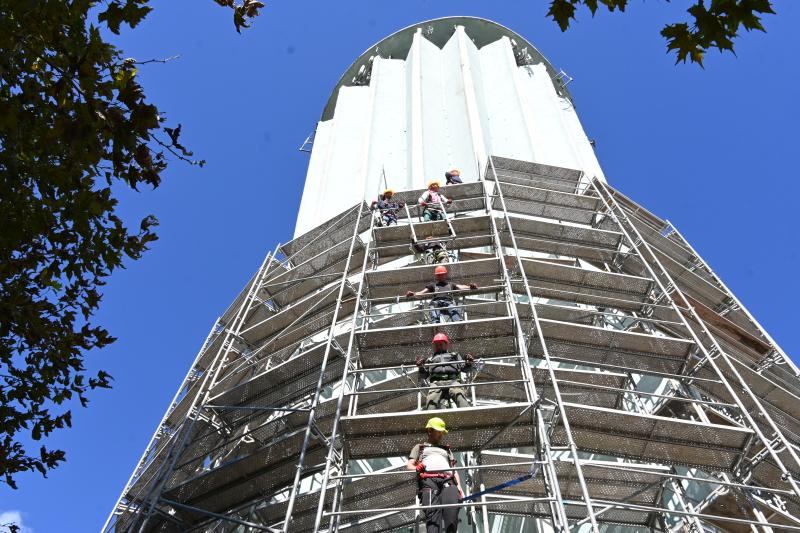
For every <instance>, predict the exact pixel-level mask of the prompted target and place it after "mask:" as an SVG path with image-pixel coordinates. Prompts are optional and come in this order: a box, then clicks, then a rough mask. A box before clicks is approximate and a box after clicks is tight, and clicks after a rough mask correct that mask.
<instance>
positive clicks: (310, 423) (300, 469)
mask: <svg viewBox="0 0 800 533" xmlns="http://www.w3.org/2000/svg"><path fill="white" fill-rule="evenodd" d="M364 211H365V207H364V202H363V201H362V202H361V206H360V207H359V210H358V215H357V216H356V219H355V222H354V223H353V234H352V236H351V238H350V250H349V252H348V254H347V260H346V261H345V265H344V272H342V278H341V280H340V281H339V293H338V295H337V297H336V308H335V309H334V311H333V317H332V318H331V326H330V328H329V329H328V340H327V342H326V343H325V353H324V355H323V356H322V363H321V365H320V371H319V380H317V387H316V389H315V391H314V397H313V399H312V400H311V407H310V408H309V413H308V424H307V425H306V432H305V435H304V436H303V445H302V448H301V449H300V458H299V459H298V461H297V471H296V472H295V475H294V482H293V483H292V490H291V493H290V494H289V503H288V504H287V506H286V515H285V516H284V521H283V531H284V533H288V531H289V526H290V525H291V520H292V513H293V512H294V503H295V500H296V499H297V493H298V491H299V490H300V480H301V477H302V474H303V468H304V464H305V457H306V452H307V451H308V443H309V441H310V440H311V433H312V429H313V427H314V424H315V423H316V421H315V419H314V417H315V415H316V410H317V406H318V405H319V397H320V393H321V392H322V387H323V384H324V379H325V370H326V368H327V366H328V358H329V356H330V353H331V348H332V347H333V340H334V337H335V335H336V325H337V322H338V320H339V310H340V309H341V307H342V296H343V295H344V289H345V287H346V286H347V277H348V273H349V271H350V261H351V260H352V258H353V251H354V250H355V245H356V241H357V240H358V234H359V231H358V228H359V225H360V222H361V217H362V216H363V213H364ZM366 211H367V214H369V209H366ZM369 218H370V228H371V227H372V225H373V224H374V223H375V217H373V216H370V217H369ZM368 258H369V253H368V250H367V249H366V248H365V249H364V263H363V265H362V274H363V269H364V266H365V265H366V263H367V259H368ZM363 283H364V280H363V277H362V279H361V281H360V285H359V293H358V294H357V295H356V307H355V309H354V310H353V317H354V320H355V317H356V316H358V305H359V303H360V299H361V290H360V287H361V285H362V284H363ZM346 365H347V362H346V361H345V368H347V366H346ZM342 389H344V383H342ZM338 408H341V405H338V406H337V409H338ZM338 416H339V415H338V410H337V414H336V418H338ZM328 447H329V452H330V451H331V450H333V448H334V444H333V437H331V439H330V441H329V442H328ZM321 497H322V498H324V494H323V495H322V496H321ZM323 501H324V500H323Z"/></svg>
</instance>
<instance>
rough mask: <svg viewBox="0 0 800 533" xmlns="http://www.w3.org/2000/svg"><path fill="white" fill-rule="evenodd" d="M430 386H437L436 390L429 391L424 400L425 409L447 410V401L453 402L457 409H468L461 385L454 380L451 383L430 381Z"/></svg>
mask: <svg viewBox="0 0 800 533" xmlns="http://www.w3.org/2000/svg"><path fill="white" fill-rule="evenodd" d="M430 383H431V386H432V387H433V386H438V387H439V388H438V389H431V390H429V391H428V395H427V397H426V398H425V409H426V410H427V409H447V408H448V407H449V406H450V405H449V400H453V401H454V402H455V403H456V405H457V406H458V407H469V402H468V401H467V396H466V394H465V392H464V388H463V387H461V385H462V383H461V382H460V381H458V380H456V379H454V380H452V381H431V382H430Z"/></svg>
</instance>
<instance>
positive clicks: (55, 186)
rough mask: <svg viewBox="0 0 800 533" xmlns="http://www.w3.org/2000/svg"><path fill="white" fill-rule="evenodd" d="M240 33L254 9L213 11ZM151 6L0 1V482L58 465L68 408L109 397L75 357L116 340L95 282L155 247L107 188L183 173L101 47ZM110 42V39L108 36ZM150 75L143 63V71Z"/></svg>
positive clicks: (158, 122)
mask: <svg viewBox="0 0 800 533" xmlns="http://www.w3.org/2000/svg"><path fill="white" fill-rule="evenodd" d="M214 1H215V2H216V3H217V4H220V5H221V6H223V7H228V8H230V9H231V10H232V11H233V18H234V25H235V27H236V30H237V31H240V30H241V28H243V27H247V25H248V20H249V19H251V18H252V17H254V16H256V15H257V14H258V9H259V8H260V7H263V4H262V3H261V2H258V1H254V0H246V1H244V2H242V3H235V2H233V1H232V0H214ZM151 9H152V8H151V7H150V6H149V0H104V1H98V0H25V1H19V0H0V480H2V481H3V482H5V483H6V484H8V485H9V486H11V487H14V488H16V483H15V481H14V478H15V475H17V474H19V473H20V472H23V471H38V472H40V473H41V474H42V475H46V474H47V471H48V470H50V469H52V468H54V467H56V466H57V465H58V464H59V463H60V462H62V461H63V460H64V457H65V454H64V452H63V451H62V450H58V449H50V448H48V447H47V446H46V445H37V446H34V448H37V447H38V450H36V449H34V450H30V449H29V448H30V447H31V446H30V444H28V442H30V441H31V440H32V441H42V440H44V439H45V437H47V436H48V435H50V434H51V433H52V432H53V431H55V430H57V429H59V428H64V427H66V426H69V425H70V424H71V411H70V410H69V406H70V405H71V404H73V403H74V402H76V401H77V402H79V403H80V404H81V405H83V406H85V405H86V404H87V402H88V399H87V392H88V391H89V390H90V389H94V388H97V387H109V386H110V382H111V376H109V375H108V374H107V373H106V372H104V371H102V370H101V371H99V372H98V373H97V374H96V375H93V376H91V377H89V376H87V373H86V371H85V367H84V358H85V354H86V352H88V351H89V350H93V349H97V348H102V347H104V346H107V345H108V344H110V343H112V342H113V341H114V338H113V337H111V335H110V334H109V333H108V332H107V331H106V330H105V329H103V328H102V327H100V326H97V325H94V324H93V323H92V315H93V313H94V312H95V311H96V310H97V308H98V305H99V303H100V298H101V294H100V288H101V287H102V286H103V284H104V280H105V279H106V278H107V277H108V276H109V275H110V274H111V273H112V272H113V271H114V270H115V269H117V268H120V267H122V266H123V261H125V260H126V258H127V259H130V260H136V259H139V258H140V257H141V255H142V253H143V252H144V251H145V250H147V248H148V245H149V244H150V243H152V242H153V241H154V240H155V239H156V238H157V237H156V234H155V233H154V229H155V227H156V225H157V220H156V219H155V218H154V217H152V216H148V217H146V218H144V219H143V220H142V221H141V222H140V223H139V224H138V226H136V227H133V228H131V227H128V226H126V224H125V223H124V222H123V220H122V219H121V218H120V217H119V216H118V215H117V214H116V213H115V210H116V208H117V200H116V199H115V198H114V195H113V193H112V186H113V185H115V184H124V185H127V186H129V187H131V188H133V189H137V190H138V189H139V188H140V187H151V188H155V187H158V185H159V183H160V182H161V175H162V173H163V172H164V170H165V169H166V167H167V164H168V162H169V161H170V160H174V159H176V158H177V159H181V160H183V161H186V162H189V163H191V164H197V165H202V161H195V160H194V159H193V156H192V153H191V152H190V151H189V150H187V149H186V148H185V147H184V146H183V145H182V144H181V142H180V132H181V126H180V125H177V126H173V127H170V126H169V125H168V124H167V123H166V121H165V117H164V114H163V113H162V112H160V111H159V109H158V108H157V107H156V106H155V105H154V104H153V103H151V102H150V101H148V99H147V97H146V96H145V94H144V90H143V88H142V86H141V85H140V83H139V78H138V75H137V74H138V70H137V69H138V68H139V67H140V66H141V64H142V63H144V62H139V61H137V60H135V59H131V58H125V57H123V55H122V51H121V50H119V49H118V48H117V47H115V46H114V45H113V44H112V43H110V42H107V40H106V39H105V38H104V34H103V32H101V27H103V26H105V27H106V28H107V29H108V30H110V31H111V32H112V33H113V34H117V33H119V31H120V29H121V28H122V27H124V26H127V27H130V28H134V27H136V26H137V25H138V24H139V23H140V22H141V21H142V20H143V19H144V18H145V17H146V16H147V14H148V13H149V12H150V11H151ZM105 33H106V34H107V33H108V32H105ZM145 62H147V61H145Z"/></svg>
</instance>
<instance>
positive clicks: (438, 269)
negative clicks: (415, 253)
mask: <svg viewBox="0 0 800 533" xmlns="http://www.w3.org/2000/svg"><path fill="white" fill-rule="evenodd" d="M433 274H434V275H435V276H438V275H439V274H447V267H446V266H442V265H439V266H437V267H436V268H434V269H433Z"/></svg>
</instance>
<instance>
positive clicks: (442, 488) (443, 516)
mask: <svg viewBox="0 0 800 533" xmlns="http://www.w3.org/2000/svg"><path fill="white" fill-rule="evenodd" d="M419 502H420V504H421V505H440V504H448V503H458V488H457V487H456V485H455V482H454V481H453V478H449V479H442V478H436V477H430V478H425V479H420V480H419ZM458 511H459V508H458V507H444V508H439V509H426V510H425V526H426V527H427V529H428V533H456V531H458Z"/></svg>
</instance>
